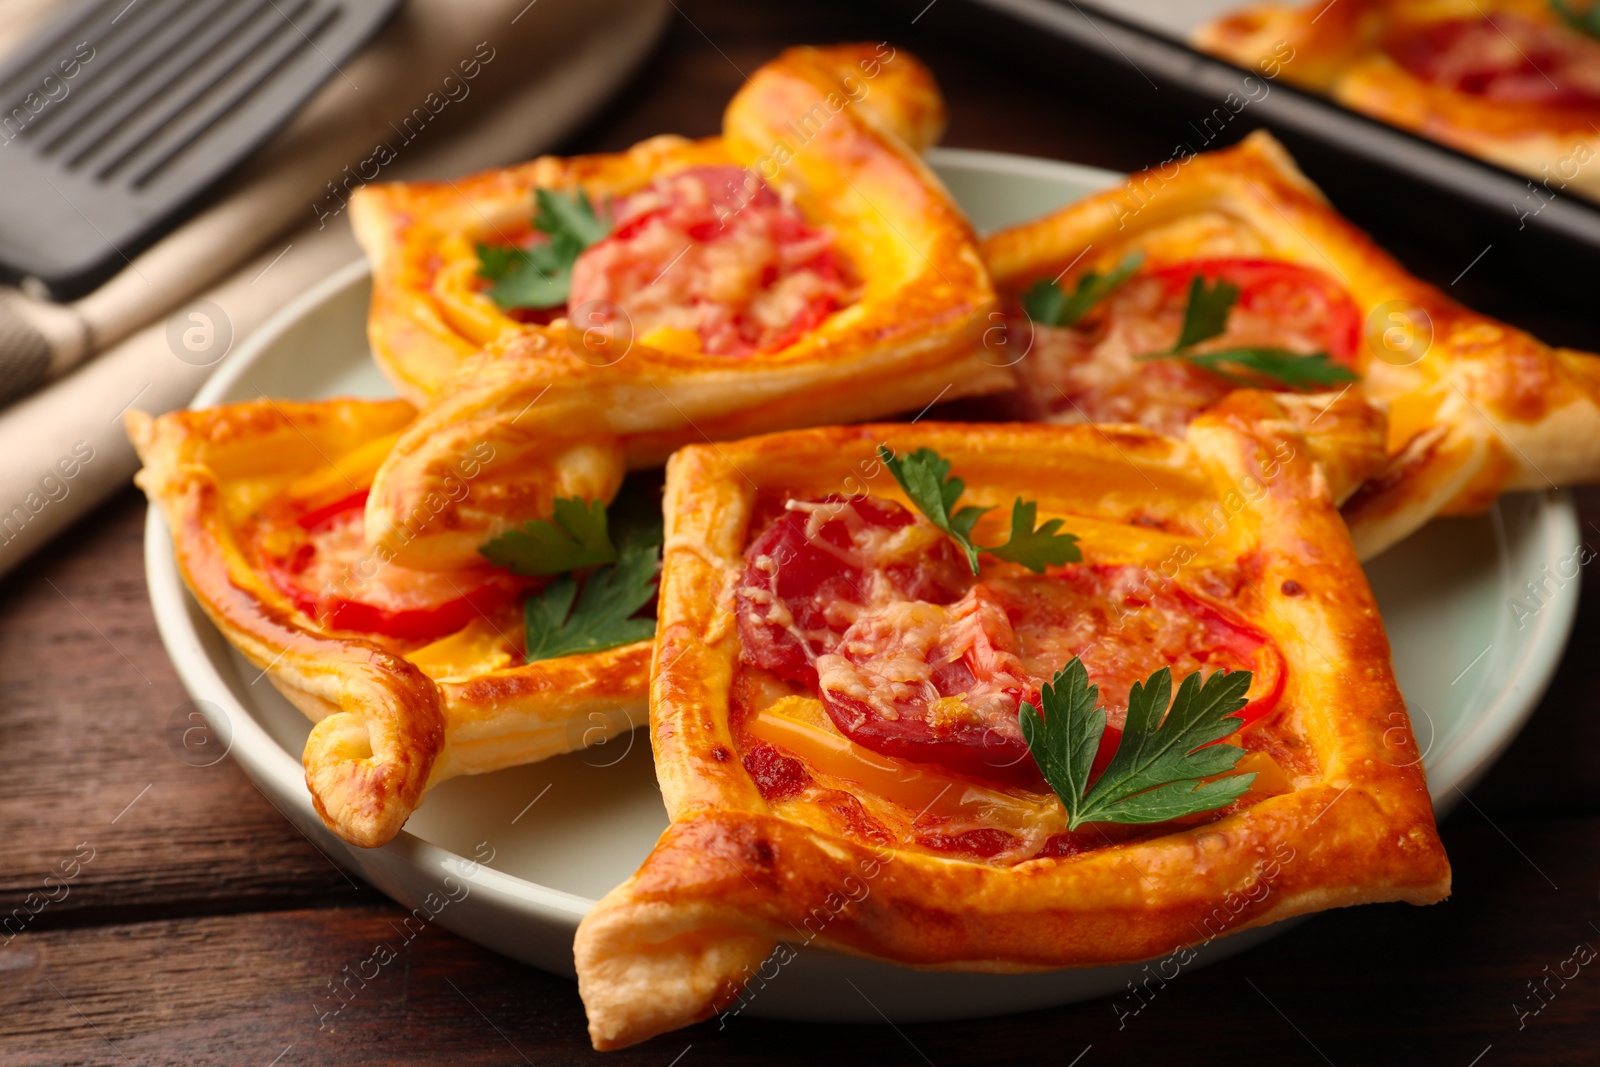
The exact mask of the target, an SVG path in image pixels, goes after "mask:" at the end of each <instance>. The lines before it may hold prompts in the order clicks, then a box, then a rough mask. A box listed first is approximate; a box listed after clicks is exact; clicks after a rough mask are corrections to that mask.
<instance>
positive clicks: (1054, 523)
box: [878, 445, 1083, 574]
mask: <svg viewBox="0 0 1600 1067" xmlns="http://www.w3.org/2000/svg"><path fill="white" fill-rule="evenodd" d="M878 458H879V459H880V460H882V461H883V465H884V466H885V467H888V468H889V473H890V474H892V475H894V480H895V481H897V482H899V483H900V488H901V489H903V490H905V494H906V496H908V497H910V498H911V503H913V504H915V505H916V507H917V510H918V511H920V512H922V514H923V515H925V516H927V519H928V521H929V522H931V523H933V524H934V525H935V526H937V527H938V528H939V529H940V530H943V531H944V532H945V534H947V535H948V536H949V537H950V539H951V540H952V541H954V542H955V543H956V544H957V545H960V546H961V550H962V551H963V552H965V553H966V555H967V564H968V566H970V567H971V568H972V573H973V574H977V573H978V554H979V553H981V552H988V553H990V554H991V555H995V556H998V557H1000V558H1001V559H1005V560H1010V561H1011V562H1013V563H1020V564H1022V565H1023V566H1024V567H1027V568H1028V569H1029V570H1031V571H1035V572H1040V571H1043V570H1044V569H1045V567H1047V566H1050V565H1051V564H1056V563H1070V562H1075V561H1077V560H1080V559H1082V558H1083V557H1082V555H1081V554H1080V553H1079V552H1078V547H1077V540H1078V539H1077V537H1075V536H1074V535H1072V534H1064V533H1058V532H1057V531H1058V530H1060V529H1061V524H1062V520H1060V519H1051V520H1050V521H1049V522H1047V523H1045V524H1044V525H1043V526H1040V527H1038V528H1037V529H1035V527H1034V521H1035V519H1036V518H1037V516H1038V510H1039V509H1038V505H1037V504H1035V503H1034V502H1033V501H1031V500H1029V501H1025V500H1023V499H1022V498H1021V497H1018V498H1017V499H1016V502H1015V503H1013V504H1012V506H1011V536H1010V538H1009V539H1008V540H1007V541H1006V543H1005V544H1003V545H996V546H993V547H989V546H984V545H976V544H973V542H972V527H973V526H974V525H975V524H976V523H977V521H978V520H979V519H980V518H982V517H983V516H984V515H986V514H988V513H989V512H990V511H993V510H994V509H993V508H980V507H976V506H968V507H964V508H961V509H959V510H957V511H955V512H952V511H951V510H950V509H951V508H953V507H955V504H956V501H957V500H959V499H960V498H961V494H962V493H963V492H965V491H966V488H967V484H966V483H965V482H963V481H962V480H961V479H960V478H952V477H950V461H949V460H947V459H945V458H944V457H942V456H940V455H939V453H937V452H935V451H934V450H933V449H931V448H919V449H917V450H916V451H915V452H912V453H911V454H910V455H907V456H897V455H895V453H894V450H893V449H891V448H890V447H889V446H888V445H879V446H878Z"/></svg>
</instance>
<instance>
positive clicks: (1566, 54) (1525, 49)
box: [1386, 12, 1600, 110]
mask: <svg viewBox="0 0 1600 1067" xmlns="http://www.w3.org/2000/svg"><path fill="white" fill-rule="evenodd" d="M1386 50H1387V51H1388V53H1389V55H1390V56H1391V57H1392V58H1393V59H1394V61H1395V62H1396V63H1398V64H1399V65H1400V66H1401V67H1403V68H1405V70H1406V71H1407V72H1408V73H1409V74H1411V76H1412V77H1414V78H1416V79H1417V80H1419V81H1422V82H1425V83H1427V84H1429V85H1433V86H1438V87H1439V88H1442V89H1448V90H1451V91H1453V92H1458V93H1465V94H1467V95H1470V96H1476V97H1480V98H1482V99H1484V100H1491V101H1494V102H1496V103H1506V104H1533V105H1540V106H1544V107H1559V108H1574V109H1589V110H1592V109H1595V108H1600V42H1596V41H1594V40H1592V39H1590V38H1588V37H1587V36H1585V35H1584V34H1583V33H1581V32H1579V31H1577V30H1575V29H1573V28H1571V27H1569V26H1566V25H1563V24H1561V23H1559V22H1548V23H1547V22H1540V21H1535V20H1534V19H1530V18H1528V17H1527V16H1525V15H1518V14H1512V13H1509V12H1498V13H1495V14H1485V15H1482V16H1481V17H1478V18H1457V19H1444V20H1441V21H1438V22H1431V23H1428V24H1425V25H1423V26H1420V27H1418V26H1416V25H1407V26H1405V27H1404V30H1403V31H1402V32H1399V33H1396V34H1395V35H1394V36H1393V37H1392V38H1391V39H1390V40H1389V42H1388V43H1387V45H1386Z"/></svg>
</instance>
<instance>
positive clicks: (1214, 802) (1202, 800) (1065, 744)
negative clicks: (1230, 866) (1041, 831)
mask: <svg viewBox="0 0 1600 1067" xmlns="http://www.w3.org/2000/svg"><path fill="white" fill-rule="evenodd" d="M1250 678H1251V674H1250V672H1249V671H1228V672H1223V671H1216V672H1214V673H1213V674H1212V675H1211V676H1210V677H1209V678H1207V679H1205V680H1204V682H1202V681H1201V678H1200V672H1199V671H1196V672H1195V673H1193V674H1190V675H1189V676H1188V677H1186V678H1184V680H1183V682H1182V683H1181V684H1180V685H1179V686H1178V697H1177V699H1176V700H1173V699H1172V669H1171V668H1170V667H1162V668H1161V669H1160V670H1158V671H1156V672H1155V673H1154V674H1152V675H1151V676H1150V677H1149V679H1148V680H1146V681H1145V682H1144V683H1143V684H1141V683H1138V682H1135V683H1134V685H1133V689H1132V690H1131V691H1130V692H1129V694H1128V718H1127V722H1126V723H1125V724H1124V726H1123V729H1122V738H1121V740H1120V741H1119V742H1118V744H1117V750H1116V753H1115V754H1114V755H1113V756H1112V757H1111V762H1110V763H1109V764H1107V765H1106V769H1105V770H1104V771H1102V772H1101V773H1100V777H1099V778H1097V779H1096V780H1095V781H1094V782H1093V783H1092V784H1091V783H1090V781H1089V770H1090V768H1091V767H1092V766H1093V765H1094V758H1095V754H1096V753H1097V752H1098V751H1099V749H1100V739H1101V737H1102V735H1104V733H1105V730H1106V712H1105V709H1104V708H1102V707H1100V706H1099V700H1100V687H1099V686H1097V685H1090V684H1089V672H1088V670H1087V669H1086V668H1085V667H1084V665H1083V662H1082V661H1081V660H1079V659H1078V658H1077V657H1076V656H1074V657H1073V658H1072V660H1071V661H1069V662H1068V663H1067V665H1066V666H1065V667H1062V668H1061V670H1059V671H1057V672H1056V676H1055V679H1054V681H1052V682H1051V683H1050V684H1048V685H1046V686H1044V687H1043V688H1042V689H1041V690H1040V700H1039V702H1040V703H1041V704H1042V705H1043V706H1044V714H1043V718H1042V719H1041V717H1040V713H1039V711H1038V710H1037V709H1035V708H1034V706H1033V705H1032V704H1030V703H1027V702H1024V703H1023V705H1022V707H1021V709H1020V711H1019V713H1018V721H1019V723H1020V724H1021V726H1022V737H1023V739H1024V740H1025V741H1026V742H1027V743H1028V749H1029V751H1030V752H1032V753H1033V758H1034V761H1035V762H1036V763H1038V765H1039V770H1040V771H1042V772H1043V773H1044V778H1045V781H1046V782H1048V783H1049V784H1050V788H1051V789H1053V790H1054V791H1055V793H1056V795H1057V796H1059V797H1060V798H1061V803H1062V804H1063V805H1064V806H1065V807H1066V809H1067V829H1069V830H1076V829H1077V828H1078V827H1079V826H1081V825H1083V824H1084V823H1090V822H1116V823H1152V822H1165V821H1166V820H1168V819H1176V818H1179V817H1181V816H1184V815H1194V814H1197V813H1199V812H1203V811H1214V810H1215V809H1217V808H1220V807H1223V806H1224V805H1226V804H1229V803H1232V802H1233V801H1235V800H1237V799H1238V798H1239V797H1241V796H1243V795H1244V794H1245V792H1246V791H1247V790H1249V788H1250V785H1251V783H1252V782H1254V781H1255V777H1256V776H1255V774H1254V773H1249V774H1234V775H1228V776H1227V777H1225V778H1218V779H1216V780H1215V781H1211V782H1202V781H1201V779H1202V778H1209V777H1212V776H1213V775H1218V774H1223V773H1225V772H1227V771H1231V770H1232V769H1233V768H1234V765H1235V764H1236V763H1238V762H1239V757H1240V756H1242V755H1244V749H1242V748H1239V747H1237V746H1235V745H1220V744H1216V743H1215V742H1217V741H1220V740H1221V739H1222V738H1224V737H1227V736H1228V735H1230V734H1232V733H1233V732H1234V731H1236V730H1238V728H1239V725H1240V722H1239V719H1238V717H1237V715H1236V714H1235V713H1236V712H1238V711H1239V710H1240V709H1242V708H1243V707H1244V706H1245V696H1244V694H1245V692H1246V691H1247V690H1248V689H1249V688H1250ZM1169 704H1170V705H1171V707H1170V710H1169V708H1168V705H1169Z"/></svg>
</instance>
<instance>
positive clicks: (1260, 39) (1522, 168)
mask: <svg viewBox="0 0 1600 1067" xmlns="http://www.w3.org/2000/svg"><path fill="white" fill-rule="evenodd" d="M1577 6H1579V7H1581V6H1582V5H1577ZM1504 15H1511V16H1515V17H1517V18H1520V19H1526V20H1529V21H1531V22H1533V23H1536V24H1541V25H1545V26H1555V27H1559V28H1561V29H1562V30H1564V31H1565V32H1571V33H1577V32H1578V31H1576V30H1567V29H1566V27H1565V26H1564V24H1563V23H1562V21H1561V18H1560V16H1559V15H1558V14H1557V13H1556V12H1555V11H1554V10H1553V5H1552V4H1551V3H1550V2H1549V0H1343V2H1340V3H1338V4H1331V5H1330V4H1328V3H1326V2H1325V0H1313V2H1311V3H1307V4H1301V5H1290V4H1282V3H1266V4H1252V5H1249V6H1246V7H1242V8H1240V9H1238V10H1236V11H1232V12H1230V13H1228V14H1226V15H1224V16H1222V17H1221V18H1219V19H1216V20H1214V21H1212V22H1210V23H1207V24H1206V25H1204V26H1202V27H1201V28H1200V29H1199V30H1197V31H1195V34H1194V37H1193V43H1194V46H1195V47H1196V48H1198V49H1200V50H1201V51H1203V52H1210V53H1211V54H1213V55H1216V56H1220V57H1222V58H1224V59H1227V60H1229V61H1231V62H1233V63H1236V64H1238V65H1239V66H1241V67H1246V68H1248V69H1251V70H1257V71H1268V70H1270V71H1271V72H1272V73H1273V74H1274V75H1276V74H1278V73H1279V72H1281V74H1282V77H1283V78H1284V80H1285V81H1288V82H1292V83H1294V84H1296V85H1299V86H1301V87H1303V88H1306V89H1310V90H1312V91H1314V92H1317V93H1321V94H1324V95H1326V96H1330V97H1332V98H1333V99H1334V100H1337V101H1338V102H1339V103H1341V104H1343V105H1345V106H1346V107H1348V108H1350V109H1352V110H1354V111H1359V112H1362V113H1363V114H1367V115H1371V116H1372V117H1373V118H1376V119H1380V120H1382V121H1384V122H1387V123H1390V124H1391V125H1394V126H1399V127H1400V128H1402V129H1406V130H1411V131H1413V132H1415V133H1418V134H1421V135H1422V136H1424V137H1428V138H1431V139H1433V140H1436V141H1439V142H1441V143H1443V144H1447V145H1449V146H1451V147H1452V148H1456V149H1459V150H1461V151H1463V152H1466V153H1469V154H1471V155H1474V156H1477V157H1479V158H1481V159H1485V160H1488V161H1489V162H1491V163H1496V164H1498V165H1500V166H1502V167H1504V168H1506V169H1507V170H1511V171H1516V172H1517V173H1519V174H1526V175H1528V176H1529V177H1532V178H1534V179H1537V180H1540V181H1542V182H1544V183H1545V184H1546V186H1547V188H1548V189H1549V190H1550V193H1541V194H1540V195H1541V196H1548V195H1552V194H1553V193H1554V192H1555V191H1560V190H1562V189H1570V190H1571V191H1573V192H1579V193H1582V194H1584V195H1585V196H1588V197H1591V198H1600V170H1597V169H1596V168H1594V167H1589V166H1585V164H1587V163H1588V162H1590V161H1591V160H1593V159H1594V158H1595V157H1596V156H1597V155H1600V133H1597V132H1596V130H1595V124H1596V123H1597V122H1600V107H1595V106H1593V105H1590V106H1587V107H1582V106H1572V105H1570V104H1568V105H1557V104H1553V103H1550V102H1545V101H1540V100H1516V101H1508V100H1490V99H1485V98H1484V97H1482V96H1478V95H1474V94H1472V93H1466V92H1461V91H1459V90H1457V89H1455V88H1453V87H1450V86H1442V85H1433V84H1429V83H1428V82H1427V81H1424V80H1422V79H1420V78H1418V77H1417V76H1416V75H1414V74H1413V73H1411V72H1410V71H1408V70H1406V69H1405V67H1404V66H1402V65H1401V64H1399V63H1397V62H1395V60H1394V58H1393V57H1392V56H1391V55H1389V54H1388V53H1387V52H1386V51H1385V50H1384V45H1385V43H1386V42H1391V41H1392V42H1396V43H1399V42H1405V41H1408V40H1414V39H1415V38H1417V37H1418V36H1419V35H1421V34H1422V33H1424V32H1426V30H1427V29H1428V27H1429V26H1432V25H1436V24H1439V23H1443V22H1447V21H1451V20H1476V19H1488V18H1492V17H1495V16H1504ZM1506 40H1509V38H1506ZM1495 43H1496V44H1497V45H1498V44H1500V42H1499V41H1496V42H1495ZM1511 47H1512V48H1516V47H1517V46H1516V45H1515V44H1514V43H1513V44H1512V45H1511ZM1523 57H1524V58H1526V54H1525V53H1524V56H1523ZM1552 88H1554V86H1552ZM1533 206H1535V207H1536V206H1537V200H1535V201H1534V203H1533Z"/></svg>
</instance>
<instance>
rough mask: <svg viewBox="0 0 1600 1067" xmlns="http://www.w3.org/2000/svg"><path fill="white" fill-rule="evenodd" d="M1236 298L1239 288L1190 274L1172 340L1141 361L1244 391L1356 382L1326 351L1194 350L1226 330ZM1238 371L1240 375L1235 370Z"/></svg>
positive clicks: (1354, 375)
mask: <svg viewBox="0 0 1600 1067" xmlns="http://www.w3.org/2000/svg"><path fill="white" fill-rule="evenodd" d="M1238 300H1239V287H1238V286H1237V285H1234V284H1233V283H1232V282H1230V281H1228V280H1226V279H1224V278H1218V279H1216V280H1215V281H1214V282H1211V283H1210V284H1208V283H1207V282H1206V279H1205V276H1204V275H1201V274H1196V275H1195V276H1194V280H1193V281H1191V282H1190V283H1189V300H1188V303H1187V304H1185V305H1184V309H1183V325H1182V327H1181V328H1180V329H1179V330H1178V342H1177V344H1175V345H1173V346H1172V349H1171V351H1168V352H1152V353H1150V354H1149V355H1144V356H1140V357H1139V358H1140V359H1141V360H1151V359H1174V358H1176V359H1186V360H1188V361H1189V362H1190V363H1193V364H1194V365H1195V366H1197V367H1199V368H1201V369H1202V370H1206V371H1210V372H1211V373H1212V374H1215V375H1217V376H1218V377H1219V378H1222V379H1224V380H1225V381H1228V382H1231V383H1233V384H1234V385H1237V386H1243V387H1246V388H1249V387H1252V386H1259V385H1261V384H1262V382H1263V380H1264V381H1265V382H1267V383H1269V384H1273V385H1279V386H1282V387H1284V388H1286V389H1297V390H1303V389H1312V388H1316V387H1317V386H1327V385H1340V384H1343V383H1346V382H1353V381H1356V380H1357V376H1356V374H1355V372H1353V371H1352V370H1350V368H1349V367H1346V366H1344V365H1343V364H1341V363H1335V362H1334V361H1333V360H1332V359H1331V358H1329V356H1328V353H1326V352H1313V353H1311V354H1309V355H1301V354H1300V353H1298V352H1291V351H1289V350H1288V349H1286V348H1229V349H1223V350H1221V351H1217V352H1195V351H1193V348H1194V346H1195V345H1198V344H1201V343H1202V342H1205V341H1209V340H1211V339H1212V338H1213V337H1219V336H1221V334H1222V333H1223V331H1224V330H1226V329H1227V328H1228V315H1229V314H1230V313H1232V311H1233V306H1234V304H1235V303H1237V302H1238ZM1241 371H1242V372H1243V373H1240V372H1241Z"/></svg>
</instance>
